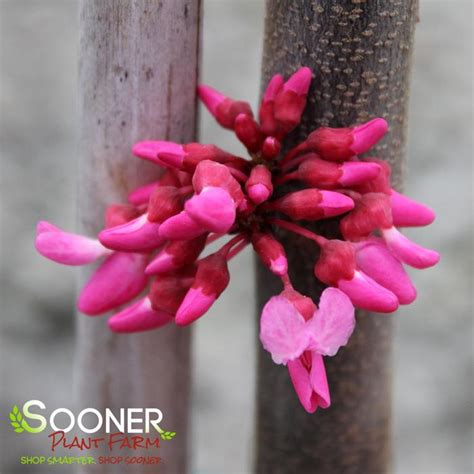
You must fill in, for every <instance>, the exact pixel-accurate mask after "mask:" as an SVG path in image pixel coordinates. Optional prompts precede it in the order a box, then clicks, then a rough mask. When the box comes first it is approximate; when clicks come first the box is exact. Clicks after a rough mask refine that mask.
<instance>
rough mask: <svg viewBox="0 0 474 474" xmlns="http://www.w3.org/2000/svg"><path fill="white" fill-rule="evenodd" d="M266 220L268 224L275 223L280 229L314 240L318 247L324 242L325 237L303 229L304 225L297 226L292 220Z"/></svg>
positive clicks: (325, 240)
mask: <svg viewBox="0 0 474 474" xmlns="http://www.w3.org/2000/svg"><path fill="white" fill-rule="evenodd" d="M268 222H269V223H270V224H273V225H276V226H278V227H281V228H282V229H286V230H289V231H290V232H293V233H295V234H299V235H302V236H303V237H306V238H307V239H309V240H312V241H313V242H316V243H317V244H318V245H319V246H320V247H322V246H323V245H324V244H325V243H326V242H327V239H326V238H325V237H323V236H321V235H318V234H315V233H314V232H312V231H310V230H308V229H305V228H304V227H301V226H299V225H298V224H294V223H293V222H288V221H284V220H282V219H269V220H268Z"/></svg>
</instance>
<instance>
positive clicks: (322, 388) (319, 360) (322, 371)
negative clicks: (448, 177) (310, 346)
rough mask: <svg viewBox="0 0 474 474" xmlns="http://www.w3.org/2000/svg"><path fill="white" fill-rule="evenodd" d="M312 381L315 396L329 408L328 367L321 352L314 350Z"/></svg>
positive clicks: (321, 403)
mask: <svg viewBox="0 0 474 474" xmlns="http://www.w3.org/2000/svg"><path fill="white" fill-rule="evenodd" d="M310 382H311V387H312V388H313V392H314V394H313V396H315V397H316V400H317V404H318V406H320V407H321V408H328V407H329V406H330V405H331V396H330V395H329V386H328V379H327V377H326V367H325V366H324V359H323V357H322V356H321V354H318V353H317V352H315V351H313V352H312V353H311V372H310Z"/></svg>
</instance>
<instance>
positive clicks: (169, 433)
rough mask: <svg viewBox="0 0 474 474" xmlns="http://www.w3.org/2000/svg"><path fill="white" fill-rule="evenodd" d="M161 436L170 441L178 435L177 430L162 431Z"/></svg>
mask: <svg viewBox="0 0 474 474" xmlns="http://www.w3.org/2000/svg"><path fill="white" fill-rule="evenodd" d="M160 436H161V439H162V440H163V441H169V440H170V439H173V438H174V437H175V436H176V431H162V432H161V433H160Z"/></svg>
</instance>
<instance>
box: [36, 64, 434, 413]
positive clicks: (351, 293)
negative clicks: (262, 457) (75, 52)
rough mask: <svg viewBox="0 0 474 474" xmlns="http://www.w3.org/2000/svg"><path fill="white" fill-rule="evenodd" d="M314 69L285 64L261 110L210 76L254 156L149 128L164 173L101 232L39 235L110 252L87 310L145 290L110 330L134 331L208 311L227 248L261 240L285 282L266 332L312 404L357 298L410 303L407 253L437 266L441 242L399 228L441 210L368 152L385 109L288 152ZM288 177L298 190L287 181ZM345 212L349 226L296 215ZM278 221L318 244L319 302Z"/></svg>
mask: <svg viewBox="0 0 474 474" xmlns="http://www.w3.org/2000/svg"><path fill="white" fill-rule="evenodd" d="M310 82H311V71H310V69H308V68H306V67H303V68H301V69H299V70H298V71H297V72H296V73H295V74H293V75H292V76H291V77H290V78H289V79H288V80H287V81H285V80H284V79H283V77H282V76H281V75H276V76H274V77H273V78H272V79H271V81H270V83H269V84H268V87H267V89H266V91H265V94H264V97H263V100H262V103H261V105H260V110H259V117H258V121H257V120H256V119H255V118H254V116H253V113H252V110H251V108H250V105H249V104H248V103H247V102H242V101H236V100H233V99H231V98H228V97H226V96H224V95H223V94H221V93H220V92H218V91H216V90H214V89H212V88H211V87H208V86H200V87H199V89H198V93H199V97H200V99H201V100H202V101H203V103H204V104H205V106H206V107H207V109H208V110H209V111H210V113H211V114H212V115H213V116H214V117H215V118H216V120H217V122H218V123H219V124H220V125H222V126H223V127H225V128H228V129H230V130H233V131H234V132H235V134H236V136H237V137H238V139H239V140H240V141H241V142H242V143H243V145H244V146H245V147H246V148H247V150H248V154H249V156H250V158H251V159H250V160H249V159H244V158H242V157H238V156H235V155H233V154H230V153H227V152H225V151H223V150H221V149H219V148H217V147H216V146H214V145H203V144H200V143H188V144H184V145H181V144H177V143H172V142H166V141H143V142H139V143H137V144H135V146H134V147H133V150H132V151H133V154H134V155H135V156H137V157H138V158H141V159H144V160H148V161H151V162H153V163H155V164H156V165H157V166H160V167H163V168H164V170H165V171H164V173H163V175H162V177H161V179H160V180H159V181H157V182H154V183H151V184H148V185H145V186H142V187H140V188H138V189H135V190H134V191H132V192H131V193H130V195H129V197H128V201H129V202H128V204H113V205H110V206H109V207H108V208H107V210H106V215H105V228H104V230H102V231H101V232H100V233H99V235H98V238H97V239H93V238H89V237H85V236H81V235H76V234H72V233H69V232H65V231H63V230H61V229H59V228H57V227H55V226H53V225H52V224H49V223H47V222H40V223H39V224H38V227H37V237H36V248H37V250H38V251H39V252H40V253H41V254H42V255H44V256H45V257H47V258H49V259H51V260H54V261H56V262H59V263H63V264H66V265H85V264H89V263H92V262H95V261H97V260H99V259H101V260H102V263H101V264H100V265H99V267H98V268H97V270H96V271H95V272H94V273H93V274H92V276H91V278H90V280H89V281H88V283H87V284H86V286H85V287H84V288H83V290H82V292H81V294H80V296H79V301H78V307H79V310H80V311H81V312H83V313H85V314H88V315H98V314H101V313H105V312H107V311H110V310H113V309H116V308H118V307H120V306H122V305H123V304H125V303H127V302H130V301H132V300H135V298H137V299H136V300H135V301H133V302H132V303H131V304H130V305H129V306H126V307H125V308H122V309H120V310H119V311H118V312H116V313H115V314H114V315H113V316H111V317H110V318H109V319H108V325H109V327H110V329H111V330H112V331H115V332H135V331H145V330H149V329H154V328H158V327H160V326H163V325H165V324H168V323H170V322H174V323H175V324H177V325H179V326H185V325H188V324H190V323H192V322H193V321H195V320H197V319H198V318H200V317H201V316H202V315H204V314H205V313H206V312H207V311H208V309H209V308H210V307H211V306H212V304H213V303H214V302H215V301H216V299H217V298H219V296H220V295H221V293H222V292H223V291H224V290H225V289H226V287H227V286H228V284H229V281H230V275H229V269H228V262H229V260H230V259H231V258H232V257H234V256H235V255H237V254H238V253H239V252H240V251H241V250H242V249H243V248H245V247H246V246H247V245H248V244H251V245H252V246H253V248H254V250H255V252H256V253H257V255H258V256H259V257H260V259H261V260H262V262H263V264H264V265H266V267H268V269H269V270H270V271H271V272H272V273H274V274H275V275H277V276H278V277H279V278H280V279H281V281H282V285H283V291H282V292H281V293H280V295H278V296H274V297H272V298H271V299H270V300H269V301H268V303H267V304H266V305H265V307H264V309H263V313H262V317H261V326H260V339H261V341H262V344H263V346H264V347H265V349H266V350H268V351H269V352H270V353H271V355H272V358H273V360H274V361H275V362H276V363H278V364H285V365H287V366H288V370H289V374H290V377H291V380H292V382H293V384H294V387H295V390H296V392H297V395H298V397H299V399H300V401H301V403H302V405H303V406H304V408H305V409H306V410H307V411H308V412H314V411H315V410H316V408H317V407H318V406H320V407H322V408H326V407H328V406H329V405H330V396H329V389H328V383H327V379H326V373H325V368H324V362H323V356H333V355H335V354H336V353H337V351H338V349H339V348H340V347H341V346H343V345H345V344H346V343H347V341H348V339H349V337H350V335H351V333H352V331H353V330H354V326H355V317H354V306H356V307H358V308H363V309H366V310H370V311H377V312H382V313H389V312H392V311H395V310H396V309H397V307H398V305H399V304H409V303H411V302H412V301H413V300H414V299H415V297H416V290H415V287H414V286H413V284H412V283H411V281H410V278H409V277H408V275H407V273H406V272H405V269H404V267H403V264H407V265H410V266H412V267H415V268H420V269H421V268H427V267H430V266H432V265H435V264H436V263H437V262H438V259H439V256H438V254H437V253H436V252H434V251H432V250H428V249H424V248H422V247H420V246H418V245H417V244H415V243H413V242H411V241H410V240H408V239H407V238H406V237H404V236H403V234H401V233H400V232H399V230H398V229H397V227H405V226H425V225H428V224H430V223H431V222H432V221H433V219H434V213H433V211H431V210H430V209H429V208H427V207H426V206H424V205H423V204H420V203H417V202H415V201H413V200H411V199H409V198H407V197H405V196H403V195H402V194H399V193H398V192H396V191H395V190H393V189H392V188H391V185H390V167H389V165H388V164H387V163H385V162H384V161H382V160H379V159H377V158H364V159H361V158H359V157H358V155H360V154H362V153H365V152H367V151H368V150H370V149H371V147H372V146H373V145H374V144H376V143H377V142H378V141H379V140H380V139H381V138H382V136H383V135H384V134H385V132H386V131H387V123H386V122H385V120H383V119H381V118H376V119H374V120H371V121H369V122H367V123H364V124H362V125H358V126H355V127H352V128H339V129H336V128H328V127H322V128H318V129H316V130H314V131H313V132H312V133H310V134H309V135H308V137H307V138H306V140H304V141H303V142H302V143H300V144H299V145H298V146H296V147H294V148H292V149H290V150H289V151H287V152H286V153H282V152H281V150H282V146H284V140H285V137H286V136H287V135H288V134H289V133H290V132H291V131H292V130H293V129H294V128H295V127H296V126H297V125H298V124H299V123H300V119H301V115H302V113H303V110H304V108H305V106H306V96H307V93H308V89H309V86H310ZM290 181H292V182H294V186H293V188H294V189H296V190H295V191H291V192H286V193H285V189H288V186H287V184H286V183H288V182H290ZM273 196H275V197H273ZM335 216H338V222H339V229H340V234H341V238H340V239H330V238H327V237H325V236H323V235H318V234H316V233H314V232H312V231H310V230H308V229H307V228H305V227H304V226H302V225H301V224H299V223H297V222H299V221H303V222H304V221H317V220H322V219H327V218H331V217H335ZM277 227H279V228H282V229H286V230H287V231H289V232H293V233H296V234H299V235H302V236H304V237H306V238H308V239H309V240H311V241H312V242H314V244H315V245H317V246H318V247H319V250H320V252H319V258H318V260H317V261H316V262H315V266H314V274H315V277H316V278H318V279H319V280H320V281H322V282H323V283H324V284H326V285H327V286H328V288H327V289H326V290H325V291H324V292H323V294H322V296H321V298H320V301H319V306H316V304H315V303H314V302H313V301H312V300H311V299H310V298H308V297H307V296H304V295H302V294H300V293H298V292H297V291H296V290H295V289H294V288H293V286H292V284H291V281H290V278H289V276H288V262H287V258H286V254H285V249H284V248H283V246H282V244H281V243H280V242H279V241H278V240H277V238H276V237H275V234H274V229H275V228H277ZM225 235H230V236H231V238H230V239H229V240H228V241H226V242H225V243H224V244H223V245H222V246H221V247H220V248H219V250H217V251H215V252H213V253H209V252H206V247H207V246H208V245H209V244H210V243H212V242H214V241H216V240H217V239H220V238H222V237H224V236H225ZM202 254H205V256H201V255H202ZM206 254H207V255H206ZM145 290H146V294H145V296H140V295H142V293H144V292H145Z"/></svg>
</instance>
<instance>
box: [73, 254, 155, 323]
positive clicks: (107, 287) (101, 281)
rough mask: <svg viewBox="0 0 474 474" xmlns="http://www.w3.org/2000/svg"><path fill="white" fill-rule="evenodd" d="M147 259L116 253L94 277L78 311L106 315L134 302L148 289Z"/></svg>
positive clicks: (81, 298)
mask: <svg viewBox="0 0 474 474" xmlns="http://www.w3.org/2000/svg"><path fill="white" fill-rule="evenodd" d="M147 260H148V257H147V256H146V255H143V254H140V253H130V252H114V253H113V254H112V255H110V257H107V258H106V259H105V260H104V262H103V263H102V264H101V265H100V267H99V268H98V269H97V270H96V271H95V272H94V273H93V274H92V276H91V277H90V279H89V281H88V282H87V284H86V286H85V287H84V288H83V289H82V291H81V294H80V295H79V300H78V304H77V305H78V308H79V311H81V312H83V313H85V314H88V315H94V316H95V315H97V314H101V313H105V312H106V311H109V310H111V309H113V308H116V307H117V306H120V305H122V304H124V303H127V302H128V301H130V300H131V299H132V298H135V296H137V295H138V294H139V293H140V292H141V291H142V290H143V289H144V288H145V286H146V283H147V276H146V275H145V267H146V264H147Z"/></svg>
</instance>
